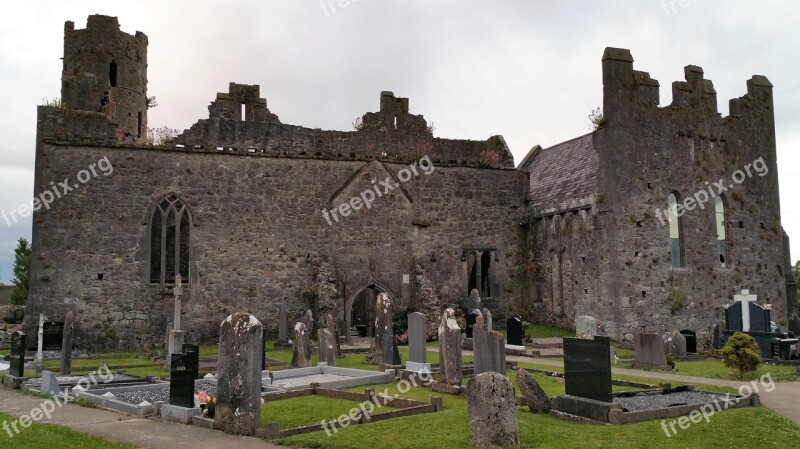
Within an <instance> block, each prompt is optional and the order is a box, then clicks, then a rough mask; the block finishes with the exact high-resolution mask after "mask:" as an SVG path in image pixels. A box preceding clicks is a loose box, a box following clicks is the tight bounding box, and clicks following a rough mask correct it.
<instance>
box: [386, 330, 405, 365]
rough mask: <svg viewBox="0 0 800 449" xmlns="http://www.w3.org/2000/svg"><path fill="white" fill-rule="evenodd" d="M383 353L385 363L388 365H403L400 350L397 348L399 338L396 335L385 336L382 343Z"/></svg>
mask: <svg viewBox="0 0 800 449" xmlns="http://www.w3.org/2000/svg"><path fill="white" fill-rule="evenodd" d="M381 346H382V348H381V353H382V354H383V362H382V363H384V364H386V365H399V364H401V363H402V360H401V359H400V350H399V349H398V348H397V337H395V336H394V334H385V335H384V336H383V341H382V342H381Z"/></svg>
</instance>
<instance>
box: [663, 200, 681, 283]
mask: <svg viewBox="0 0 800 449" xmlns="http://www.w3.org/2000/svg"><path fill="white" fill-rule="evenodd" d="M679 201H680V198H679V197H678V194H677V193H675V192H672V193H670V194H669V197H667V218H668V219H669V251H670V256H671V258H672V267H673V268H680V267H682V266H683V264H684V261H683V241H682V240H681V224H682V223H681V217H680V215H679V214H678V203H679ZM681 215H682V214H681Z"/></svg>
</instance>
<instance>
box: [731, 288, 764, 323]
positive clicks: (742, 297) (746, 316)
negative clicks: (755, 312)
mask: <svg viewBox="0 0 800 449" xmlns="http://www.w3.org/2000/svg"><path fill="white" fill-rule="evenodd" d="M756 300H758V296H756V295H751V294H750V290H742V293H741V294H739V295H733V301H734V302H740V303H742V330H743V331H744V332H748V331H749V330H750V303H751V302H756Z"/></svg>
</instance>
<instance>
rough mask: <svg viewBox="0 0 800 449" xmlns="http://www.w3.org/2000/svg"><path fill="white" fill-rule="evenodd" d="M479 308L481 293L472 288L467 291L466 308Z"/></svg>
mask: <svg viewBox="0 0 800 449" xmlns="http://www.w3.org/2000/svg"><path fill="white" fill-rule="evenodd" d="M480 309H481V295H480V293H478V289H475V288H473V289H472V291H471V292H469V299H468V300H467V310H470V311H472V310H480Z"/></svg>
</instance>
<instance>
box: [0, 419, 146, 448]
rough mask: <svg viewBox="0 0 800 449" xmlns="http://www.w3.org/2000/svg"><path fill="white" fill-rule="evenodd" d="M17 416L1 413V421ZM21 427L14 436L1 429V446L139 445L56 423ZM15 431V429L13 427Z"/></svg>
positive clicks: (109, 446)
mask: <svg viewBox="0 0 800 449" xmlns="http://www.w3.org/2000/svg"><path fill="white" fill-rule="evenodd" d="M15 419H16V418H15V417H13V416H11V415H6V414H4V413H0V421H6V422H9V423H10V422H12V421H14V420H15ZM17 428H19V429H20V432H19V433H18V434H14V438H10V437H9V436H8V433H7V432H5V431H2V430H0V432H1V433H0V446H2V447H9V448H12V447H13V448H14V449H41V448H43V447H54V448H55V447H57V448H59V449H72V448H74V449H84V448H88V447H102V448H109V449H132V448H136V447H137V446H131V445H130V444H123V443H115V442H111V441H110V440H107V439H105V438H101V437H96V436H92V435H87V434H85V433H80V432H77V431H75V430H72V429H68V428H66V427H61V426H57V425H55V424H39V423H33V424H31V426H30V427H28V428H27V429H22V428H20V427H19V425H17ZM12 432H13V429H12Z"/></svg>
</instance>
